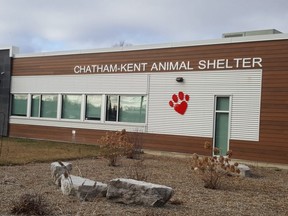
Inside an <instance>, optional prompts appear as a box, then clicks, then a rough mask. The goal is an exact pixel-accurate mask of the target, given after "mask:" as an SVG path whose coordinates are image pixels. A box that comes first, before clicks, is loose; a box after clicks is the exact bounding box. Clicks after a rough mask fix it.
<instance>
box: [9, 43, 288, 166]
mask: <svg viewBox="0 0 288 216" xmlns="http://www.w3.org/2000/svg"><path fill="white" fill-rule="evenodd" d="M238 57H239V58H246V57H261V58H262V65H263V68H262V69H263V77H262V93H261V113H260V137H259V142H248V141H239V140H231V141H230V149H232V150H233V151H234V155H235V157H236V158H239V159H247V160H254V161H266V162H275V163H286V164H288V40H278V41H277V40H276V41H260V42H247V43H235V44H218V45H203V46H192V47H179V48H162V49H151V50H138V51H125V52H110V53H95V54H75V55H66V56H48V57H27V58H16V59H14V60H13V73H12V74H13V75H14V76H20V75H22V76H23V75H60V74H73V68H74V66H75V65H76V64H77V65H89V64H116V63H131V62H133V63H137V62H148V63H152V62H161V61H165V62H167V61H191V62H192V65H193V64H194V65H195V64H196V62H198V61H199V60H201V59H205V60H209V59H211V60H213V59H233V58H238ZM238 69H239V68H238ZM148 70H149V69H148ZM83 76H84V75H83ZM61 131H62V132H63V133H65V134H66V133H67V135H65V136H63V135H61V133H62V132H61ZM77 131H80V133H78V132H77V135H78V134H80V135H79V139H80V140H79V142H84V143H86V142H87V143H92V142H95V140H96V138H98V137H99V136H100V135H101V134H103V133H104V132H103V131H94V130H82V129H81V130H80V129H77ZM10 135H11V136H20V137H32V138H39V139H44V138H45V139H54V140H55V139H57V140H58V139H59V140H62V141H71V129H64V128H45V127H44V128H43V127H38V126H25V125H11V126H10ZM207 139H208V140H209V138H197V137H196V138H195V137H189V136H187V137H185V136H173V135H169V136H168V135H154V134H145V138H144V140H145V147H147V148H150V149H156V150H164V151H173V152H188V153H192V152H198V153H205V151H204V150H203V148H202V147H203V144H204V142H205V141H206V140H207ZM210 141H211V140H210Z"/></svg>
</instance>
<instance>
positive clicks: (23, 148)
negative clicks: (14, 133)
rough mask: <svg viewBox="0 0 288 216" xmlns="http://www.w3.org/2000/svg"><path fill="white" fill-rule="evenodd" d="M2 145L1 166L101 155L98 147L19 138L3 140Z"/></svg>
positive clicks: (0, 151)
mask: <svg viewBox="0 0 288 216" xmlns="http://www.w3.org/2000/svg"><path fill="white" fill-rule="evenodd" d="M1 143H2V145H1ZM0 145H1V146H0V148H1V149H0V153H1V154H0V165H17V164H27V163H31V162H47V161H57V160H68V159H77V158H88V157H97V155H98V153H99V146H96V145H84V144H75V143H63V142H52V141H40V140H30V139H18V138H3V139H2V142H1V140H0Z"/></svg>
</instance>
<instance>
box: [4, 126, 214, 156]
mask: <svg viewBox="0 0 288 216" xmlns="http://www.w3.org/2000/svg"><path fill="white" fill-rule="evenodd" d="M9 129H10V137H21V138H32V139H45V140H53V141H63V142H72V143H81V144H95V145H97V144H99V143H98V139H100V138H101V136H103V135H105V133H106V132H107V131H106V130H89V129H78V128H77V129H75V130H77V133H76V136H75V138H73V137H72V130H73V129H72V128H61V127H47V126H34V125H21V124H10V128H9ZM129 134H133V133H132V132H129ZM140 136H141V140H142V141H143V148H144V149H145V148H147V149H151V150H161V151H170V152H181V153H195V152H197V153H198V154H201V155H208V154H209V153H210V152H209V151H208V150H206V149H204V143H205V142H206V141H209V142H211V143H212V140H211V138H204V137H191V136H175V135H159V134H148V133H141V135H140Z"/></svg>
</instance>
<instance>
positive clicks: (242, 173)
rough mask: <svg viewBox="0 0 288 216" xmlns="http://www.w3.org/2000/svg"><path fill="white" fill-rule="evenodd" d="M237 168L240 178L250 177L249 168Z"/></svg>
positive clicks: (241, 166)
mask: <svg viewBox="0 0 288 216" xmlns="http://www.w3.org/2000/svg"><path fill="white" fill-rule="evenodd" d="M237 168H238V169H239V170H240V176H243V177H249V176H251V171H250V168H249V167H248V166H247V165H244V164H238V166H237Z"/></svg>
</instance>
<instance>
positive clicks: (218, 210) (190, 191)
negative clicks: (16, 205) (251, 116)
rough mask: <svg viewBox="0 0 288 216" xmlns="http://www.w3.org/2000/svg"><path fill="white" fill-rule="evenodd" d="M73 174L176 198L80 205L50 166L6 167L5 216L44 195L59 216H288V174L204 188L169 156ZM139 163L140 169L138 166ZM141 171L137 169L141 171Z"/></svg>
mask: <svg viewBox="0 0 288 216" xmlns="http://www.w3.org/2000/svg"><path fill="white" fill-rule="evenodd" d="M71 162H72V164H73V170H72V174H73V175H79V176H82V177H85V178H89V179H92V180H96V181H100V182H103V183H108V182H109V180H111V179H113V178H120V177H126V178H127V177H128V178H129V177H133V172H134V171H136V170H137V171H139V172H140V174H141V175H142V177H143V178H144V177H145V178H147V181H149V182H152V183H155V184H163V185H166V186H169V187H172V188H173V189H174V191H175V194H174V196H173V197H172V198H171V200H170V201H169V202H168V203H167V204H166V205H165V206H164V207H161V208H156V207H143V206H136V205H131V206H128V205H124V204H118V203H113V202H111V201H110V200H107V199H106V198H96V199H95V200H94V201H92V202H80V201H79V200H78V199H77V198H76V197H72V196H64V195H62V193H61V191H60V189H59V188H57V186H56V185H54V184H53V182H52V178H51V173H50V163H32V164H27V165H23V166H1V167H0V215H11V213H10V210H11V208H12V203H13V202H15V201H16V200H18V199H19V197H20V196H21V195H23V194H27V193H34V194H35V193H37V194H42V195H43V196H44V197H45V198H46V200H47V202H48V203H49V205H50V207H51V209H52V210H53V212H54V215H77V216H80V215H103V216H104V215H107V216H108V215H109V216H114V215H115V216H116V215H117V216H122V215H123V216H124V215H125V216H129V215H144V216H145V215H147V216H148V215H149V216H158V215H165V216H166V215H205V216H206V215H213V216H214V215H237V216H239V215H253V216H257V215H261V216H265V215H278V216H281V215H283V216H284V215H288V207H287V206H288V170H285V169H278V168H262V167H251V166H250V168H251V170H252V177H249V178H241V177H226V178H225V179H223V181H222V184H221V187H220V189H217V190H211V189H206V188H204V187H203V182H202V181H201V180H200V179H199V177H198V176H197V175H196V174H195V173H194V172H192V171H190V170H189V160H188V159H185V158H176V157H165V156H153V155H146V154H145V156H144V160H143V162H142V163H141V162H139V161H137V160H131V159H122V160H121V161H120V163H121V164H120V165H119V166H118V167H109V166H108V165H107V161H106V160H105V159H101V158H100V159H99V158H98V159H81V160H74V161H71ZM135 165H136V166H135ZM135 167H137V168H135Z"/></svg>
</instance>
